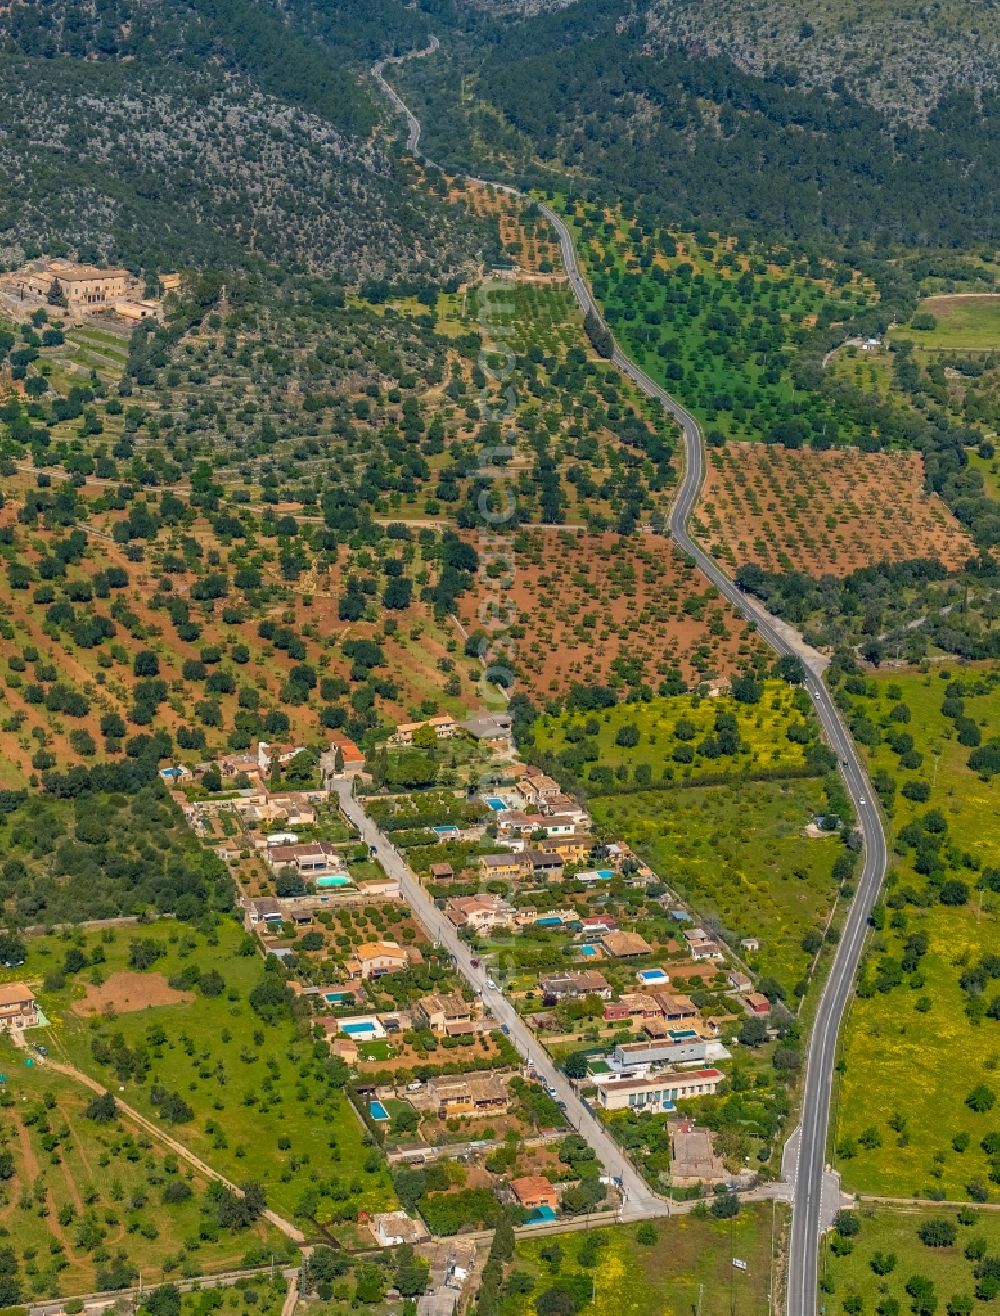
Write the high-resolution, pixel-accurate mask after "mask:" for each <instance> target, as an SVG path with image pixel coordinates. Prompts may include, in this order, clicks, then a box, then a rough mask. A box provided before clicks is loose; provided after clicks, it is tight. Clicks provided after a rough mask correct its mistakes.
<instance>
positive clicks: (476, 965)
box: [469, 960, 479, 969]
mask: <svg viewBox="0 0 1000 1316" xmlns="http://www.w3.org/2000/svg"><path fill="white" fill-rule="evenodd" d="M469 963H470V964H471V965H472V967H473V968H474V969H478V968H479V961H478V960H469Z"/></svg>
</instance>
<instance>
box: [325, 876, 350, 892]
mask: <svg viewBox="0 0 1000 1316" xmlns="http://www.w3.org/2000/svg"><path fill="white" fill-rule="evenodd" d="M353 885H354V884H353V883H352V881H351V879H350V878H349V877H348V876H347V874H346V873H330V874H328V876H326V877H317V879H316V890H317V891H325V890H328V889H329V888H330V887H340V886H353Z"/></svg>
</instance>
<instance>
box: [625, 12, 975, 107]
mask: <svg viewBox="0 0 1000 1316" xmlns="http://www.w3.org/2000/svg"><path fill="white" fill-rule="evenodd" d="M649 35H650V38H651V40H652V42H653V44H654V48H655V49H660V50H665V49H667V48H668V47H670V46H672V45H680V46H682V47H683V48H684V49H686V50H687V51H689V52H690V53H691V54H709V55H726V56H728V57H729V58H730V59H732V60H733V61H734V62H735V63H736V64H738V65H739V67H740V68H741V69H744V70H746V71H747V72H748V73H754V74H760V75H764V76H767V75H768V74H770V73H774V72H778V71H780V72H781V75H782V76H783V77H784V78H786V79H787V80H788V81H789V82H793V81H794V82H795V83H797V84H799V85H802V86H815V87H831V86H846V87H847V88H849V89H850V91H851V93H852V94H853V95H855V96H857V97H858V98H859V99H860V100H862V101H865V102H866V103H867V104H869V105H872V106H874V107H875V108H877V109H881V110H883V111H885V112H887V113H888V114H889V115H890V116H891V117H893V118H899V119H901V120H906V121H909V122H922V121H924V120H926V118H927V115H928V113H929V111H930V110H932V109H933V107H934V105H935V103H936V102H937V100H938V98H939V97H940V96H941V94H942V92H944V91H946V90H948V89H950V88H951V87H953V86H957V87H964V88H967V89H981V88H989V89H994V88H995V87H996V85H997V68H998V66H1000V17H998V11H997V8H996V6H995V5H994V4H993V3H991V0H963V3H961V4H955V3H948V2H947V0H945V2H944V3H942V2H941V0H934V3H928V4H910V3H907V0H875V3H868V4H865V5H860V4H857V5H855V4H833V5H819V4H816V3H815V0H780V3H778V2H776V0H751V3H741V4H738V5H734V4H731V3H729V2H728V0H656V2H655V3H654V4H653V6H652V8H651V10H650V13H649Z"/></svg>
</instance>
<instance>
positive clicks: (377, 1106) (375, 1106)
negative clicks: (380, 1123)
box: [368, 1101, 389, 1120]
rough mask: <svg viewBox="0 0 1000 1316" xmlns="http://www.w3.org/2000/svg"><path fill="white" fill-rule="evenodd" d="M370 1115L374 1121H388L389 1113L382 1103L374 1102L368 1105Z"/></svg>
mask: <svg viewBox="0 0 1000 1316" xmlns="http://www.w3.org/2000/svg"><path fill="white" fill-rule="evenodd" d="M368 1114H369V1115H370V1116H371V1117H372V1119H373V1120H387V1119H388V1118H389V1112H388V1111H387V1110H386V1108H385V1107H384V1106H383V1105H382V1103H381V1101H372V1102H370V1103H369V1105H368Z"/></svg>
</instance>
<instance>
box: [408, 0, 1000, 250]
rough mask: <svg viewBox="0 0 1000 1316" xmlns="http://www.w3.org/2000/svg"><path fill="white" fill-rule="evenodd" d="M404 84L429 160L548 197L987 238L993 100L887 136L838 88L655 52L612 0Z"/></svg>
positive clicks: (422, 67) (844, 235)
mask: <svg viewBox="0 0 1000 1316" xmlns="http://www.w3.org/2000/svg"><path fill="white" fill-rule="evenodd" d="M479 44H481V43H479ZM463 72H465V73H467V74H468V75H469V76H468V79H467V81H466V83H465V84H464V91H463V92H462V94H461V95H460V94H459V88H460V87H461V86H463V84H462V83H461V81H460V78H461V74H462V73H463ZM407 78H408V80H409V86H410V87H412V88H413V90H414V92H419V93H420V94H421V95H422V96H423V98H424V103H425V105H426V106H427V109H428V113H427V115H426V119H425V122H426V123H427V124H428V125H429V131H428V130H427V129H425V133H424V145H425V147H426V149H427V150H428V151H429V152H430V153H431V154H432V155H433V156H434V158H436V159H438V160H439V161H441V162H442V163H445V162H447V163H450V164H454V165H458V166H461V167H463V168H469V169H471V168H478V169H483V168H485V167H486V164H487V162H488V164H489V167H490V168H492V169H493V170H494V171H496V170H497V169H502V168H506V169H507V172H508V173H509V174H510V175H511V176H516V177H519V178H521V179H523V180H525V181H528V182H538V183H539V184H541V185H546V184H547V185H548V186H550V187H551V188H553V190H558V189H559V187H560V183H559V182H558V180H559V178H560V176H561V175H563V174H564V172H565V171H570V173H571V176H572V177H573V179H574V182H575V185H576V188H577V189H578V190H580V189H582V190H586V189H593V190H594V191H595V192H597V193H598V194H600V195H603V196H609V197H618V198H622V199H624V200H625V201H626V202H627V203H629V204H634V205H635V206H636V207H637V208H638V209H639V211H640V213H641V214H642V213H644V214H646V215H652V216H653V217H655V218H657V219H661V220H665V221H667V222H668V223H673V224H677V225H682V226H683V225H705V226H706V227H708V228H712V229H715V230H719V229H722V230H724V231H726V232H737V233H739V232H747V231H753V232H755V233H757V234H758V235H761V236H766V237H769V238H773V237H774V236H776V235H783V236H788V237H791V238H793V239H796V240H799V241H807V242H817V241H821V242H822V243H823V244H824V245H828V244H830V243H833V244H836V245H844V244H869V243H873V244H879V245H885V244H903V245H906V246H908V247H940V246H946V247H953V246H966V247H969V246H974V245H975V244H977V243H986V242H992V241H994V240H995V239H996V237H997V234H998V232H1000V228H998V220H997V215H998V213H1000V208H998V206H997V179H998V177H1000V168H998V166H1000V99H998V97H997V96H996V94H995V93H992V92H989V91H983V93H982V94H981V96H980V98H979V100H978V101H977V100H976V99H974V98H973V96H972V95H971V94H970V93H968V92H963V91H961V90H957V91H950V92H948V93H947V94H945V95H944V96H943V97H942V99H941V101H940V102H939V103H938V104H937V105H936V106H935V108H934V109H933V111H932V112H931V113H930V114H929V118H928V126H927V127H926V128H919V127H907V126H902V127H895V126H894V125H893V124H892V122H891V121H890V120H889V119H888V118H886V117H885V116H883V115H881V114H880V113H878V112H877V111H876V110H874V109H872V108H870V107H868V106H866V105H864V104H862V103H861V102H860V101H858V100H857V99H855V98H854V97H853V96H852V95H851V94H850V93H849V92H848V91H847V89H846V87H843V88H840V89H839V90H835V91H833V92H832V94H831V93H829V92H826V91H822V92H821V91H810V90H808V89H802V88H800V87H797V86H795V85H794V82H795V79H794V77H791V76H786V75H785V74H784V73H782V72H780V71H778V72H776V73H774V74H773V75H771V76H768V77H764V78H759V77H755V76H752V75H751V74H748V73H745V72H743V71H742V70H741V69H740V68H739V67H737V65H736V64H735V63H733V62H731V61H730V60H729V59H727V58H724V57H713V58H708V57H706V58H699V57H692V56H690V55H689V54H687V53H685V52H684V51H682V50H680V49H678V48H676V47H666V48H663V49H659V50H655V51H653V50H652V49H651V48H650V45H649V40H648V30H647V25H646V21H645V16H644V15H643V14H642V13H641V12H639V11H636V12H635V13H634V14H633V15H632V16H631V17H630V18H626V19H623V18H622V15H621V11H620V7H618V6H612V5H610V4H609V3H607V0H581V2H580V3H579V4H576V5H573V6H572V7H571V8H569V9H567V10H560V11H558V12H556V13H548V14H542V15H539V16H537V17H534V18H531V19H527V20H525V21H524V22H521V23H515V24H506V25H505V26H504V27H503V28H498V29H497V31H496V33H495V34H494V43H493V44H492V46H491V47H490V49H489V53H487V54H486V56H485V58H484V57H483V54H482V51H481V50H480V49H475V48H470V47H467V48H466V50H465V52H464V53H460V54H458V55H457V56H456V57H454V59H453V60H452V62H451V63H450V64H449V62H448V60H447V59H444V60H428V61H423V62H422V63H418V62H414V63H412V64H410V65H408V66H407ZM838 87H839V84H838ZM472 91H474V93H475V94H470V92H472Z"/></svg>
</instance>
